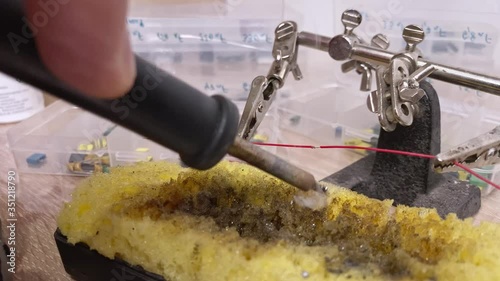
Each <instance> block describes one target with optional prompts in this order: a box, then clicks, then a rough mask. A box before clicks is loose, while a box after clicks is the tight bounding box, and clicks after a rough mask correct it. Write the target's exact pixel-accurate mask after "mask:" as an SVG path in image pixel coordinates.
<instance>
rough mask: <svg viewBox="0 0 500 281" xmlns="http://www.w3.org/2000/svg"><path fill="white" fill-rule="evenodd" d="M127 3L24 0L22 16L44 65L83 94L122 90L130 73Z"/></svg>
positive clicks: (132, 66)
mask: <svg viewBox="0 0 500 281" xmlns="http://www.w3.org/2000/svg"><path fill="white" fill-rule="evenodd" d="M127 5H128V4H127V1H126V0H26V12H27V18H28V21H29V22H30V23H31V26H32V28H33V29H34V32H35V34H36V43H37V47H38V50H39V53H40V56H41V58H42V60H43V62H44V63H45V64H46V65H47V68H48V69H49V70H50V71H52V72H53V74H54V75H56V76H58V77H59V78H60V79H62V80H64V81H65V82H67V83H69V84H70V85H71V86H73V87H75V88H76V89H78V90H80V91H82V92H84V93H87V94H89V95H93V96H98V97H103V98H114V97H118V96H121V95H123V94H125V93H126V92H127V91H128V90H129V89H130V88H131V87H132V83H133V80H134V78H135V74H136V73H135V60H134V56H133V53H132V50H131V46H130V42H129V37H128V32H127V26H126V17H127ZM42 14H45V15H47V16H48V17H47V16H46V17H45V18H46V19H47V18H48V19H47V20H46V21H44V20H43V19H44V17H43V16H42Z"/></svg>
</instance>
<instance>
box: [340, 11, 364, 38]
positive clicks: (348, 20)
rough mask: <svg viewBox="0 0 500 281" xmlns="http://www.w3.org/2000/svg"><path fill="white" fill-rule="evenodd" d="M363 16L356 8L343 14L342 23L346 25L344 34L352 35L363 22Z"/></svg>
mask: <svg viewBox="0 0 500 281" xmlns="http://www.w3.org/2000/svg"><path fill="white" fill-rule="evenodd" d="M362 20H363V17H362V16H361V14H360V13H359V12H358V11H356V10H347V11H345V12H344V13H343V14H342V24H343V25H344V27H345V30H344V34H345V35H351V34H352V31H353V30H354V29H355V28H356V27H358V26H359V25H360V24H361V21H362Z"/></svg>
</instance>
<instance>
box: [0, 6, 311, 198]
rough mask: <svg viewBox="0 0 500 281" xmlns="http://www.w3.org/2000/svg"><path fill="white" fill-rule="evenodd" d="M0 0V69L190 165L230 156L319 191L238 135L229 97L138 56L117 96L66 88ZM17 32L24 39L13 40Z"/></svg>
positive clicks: (20, 14)
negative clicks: (133, 71)
mask: <svg viewBox="0 0 500 281" xmlns="http://www.w3.org/2000/svg"><path fill="white" fill-rule="evenodd" d="M0 3H1V7H2V8H1V9H0V18H2V20H3V22H4V23H3V24H2V25H0V34H1V39H0V71H1V72H4V73H5V74H7V75H10V76H12V77H14V78H16V79H19V80H21V81H23V82H25V83H28V84H31V85H32V86H34V87H37V88H39V89H41V90H44V91H46V92H48V93H50V94H52V95H54V96H57V97H59V98H61V99H63V100H66V101H68V102H70V103H72V104H74V105H76V106H79V107H81V108H83V109H85V110H88V111H90V112H93V113H95V114H97V115H99V116H101V117H104V118H106V119H109V120H110V121H112V122H115V123H116V124H118V125H121V126H123V127H126V128H128V129H130V130H132V131H135V132H137V133H139V134H141V135H142V136H144V137H146V138H148V139H150V140H152V141H155V142H157V143H158V144H160V145H163V146H165V147H166V148H169V149H171V150H173V151H175V152H177V153H178V154H179V155H180V158H181V160H182V161H183V162H184V163H185V164H186V165H188V166H190V167H192V168H195V169H200V170H205V169H209V168H211V167H213V166H214V165H216V164H217V163H218V162H219V161H221V160H222V159H223V158H224V156H225V155H226V154H230V155H232V156H234V157H236V158H239V159H241V160H243V161H245V162H247V163H249V164H251V165H253V166H255V167H257V168H260V169H261V170H264V171H266V172H268V173H270V174H272V175H274V176H276V177H278V178H280V179H282V180H284V181H285V182H288V183H290V184H292V185H294V186H296V187H298V188H300V189H302V190H319V186H318V184H317V182H316V180H315V179H314V177H313V176H312V175H311V174H310V173H308V172H306V171H303V170H302V169H299V168H298V167H296V166H293V165H292V164H290V163H287V162H286V161H283V160H282V159H280V158H278V157H277V156H275V155H273V154H271V153H269V152H267V151H265V150H262V149H260V148H258V147H256V146H254V145H252V144H251V143H250V142H248V141H246V140H243V139H241V138H239V137H237V130H238V122H239V113H238V109H237V107H236V105H235V104H234V103H233V102H231V101H230V100H229V99H228V98H226V97H224V96H212V97H210V96H208V95H205V94H204V93H202V92H200V91H199V90H197V89H195V88H194V87H192V86H190V85H188V84H187V83H185V82H183V81H181V80H179V79H177V78H176V77H174V76H172V75H170V74H169V73H167V72H165V71H163V70H161V69H159V68H158V67H156V66H155V65H153V64H152V63H149V62H148V61H146V60H144V59H142V58H141V57H139V56H137V55H136V56H135V58H136V67H137V76H136V79H135V82H134V85H133V87H132V88H131V90H130V92H128V93H126V94H125V95H124V96H123V97H121V98H119V99H114V100H104V99H98V98H93V97H90V96H88V95H85V94H84V93H81V92H80V91H78V90H76V89H74V88H72V87H70V86H69V85H67V84H66V83H64V82H63V81H61V80H59V79H58V78H57V77H55V76H54V75H53V74H51V73H50V71H49V70H47V68H46V67H45V66H44V64H43V62H42V61H41V59H40V57H39V56H38V53H37V49H36V44H35V40H34V38H33V37H34V36H33V33H32V32H31V31H29V27H28V26H27V23H26V22H25V21H23V18H24V11H23V6H22V2H21V1H18V0H0ZM27 35H30V36H27ZM16 36H17V38H19V36H21V38H22V39H23V40H21V41H20V42H21V43H19V44H12V41H11V39H12V38H14V37H16ZM18 42H19V41H18ZM110 83H112V81H110Z"/></svg>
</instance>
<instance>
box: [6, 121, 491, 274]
mask: <svg viewBox="0 0 500 281" xmlns="http://www.w3.org/2000/svg"><path fill="white" fill-rule="evenodd" d="M9 127H10V125H0V143H1V144H3V145H2V146H1V148H0V159H1V162H0V163H1V164H0V174H1V176H0V187H1V188H0V192H1V193H0V195H1V197H0V198H1V204H0V206H2V208H1V209H0V218H1V219H2V222H5V220H6V217H7V207H6V200H7V196H6V194H7V173H8V171H10V170H13V171H16V167H15V162H14V160H13V157H12V155H11V153H10V151H9V149H8V147H7V139H6V135H5V132H6V131H7V130H8V128H9ZM295 139H296V140H297V143H306V141H307V140H303V139H298V138H295ZM278 153H279V154H281V155H283V156H285V157H286V158H287V159H289V160H290V161H292V162H295V163H297V164H299V165H300V166H302V167H304V168H306V169H307V170H309V171H312V172H313V173H314V174H315V176H316V177H317V178H323V177H325V176H327V175H329V174H331V173H333V172H335V171H337V170H338V169H340V168H341V167H342V166H345V165H347V164H349V163H352V162H353V161H355V160H356V159H357V158H359V156H356V155H355V154H353V153H351V152H345V151H325V150H321V151H320V150H287V151H284V150H281V151H278ZM333 159H334V160H333ZM82 179H83V178H82V177H71V176H50V175H33V174H20V175H17V191H16V192H17V194H16V195H17V208H16V212H17V218H18V220H17V222H16V226H17V229H16V251H17V253H16V256H17V263H16V274H15V275H14V280H30V281H37V280H43V281H46V280H50V281H56V280H72V279H71V278H70V277H69V276H68V275H67V274H66V272H65V271H64V268H63V265H62V263H61V260H60V257H59V254H58V251H57V248H56V245H55V242H54V238H53V234H54V231H55V229H56V221H55V218H56V215H57V213H58V212H59V210H60V208H61V206H62V204H63V202H65V201H68V200H69V199H70V194H71V191H72V190H73V188H74V187H75V185H76V184H78V182H79V181H81V180H82ZM482 205H483V206H482V209H481V211H480V213H479V214H478V215H477V216H476V218H475V219H476V221H494V222H500V192H493V193H492V194H491V195H490V196H488V197H486V198H484V200H483V204H482ZM6 233H7V229H6V228H5V223H4V224H3V225H2V235H3V237H5V235H6Z"/></svg>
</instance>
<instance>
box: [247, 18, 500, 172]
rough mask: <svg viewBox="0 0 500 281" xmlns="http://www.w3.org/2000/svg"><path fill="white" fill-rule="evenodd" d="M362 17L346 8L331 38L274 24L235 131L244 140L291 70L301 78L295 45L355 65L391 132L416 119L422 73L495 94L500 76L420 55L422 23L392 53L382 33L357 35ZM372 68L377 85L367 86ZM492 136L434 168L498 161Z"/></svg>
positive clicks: (348, 67)
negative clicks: (340, 29)
mask: <svg viewBox="0 0 500 281" xmlns="http://www.w3.org/2000/svg"><path fill="white" fill-rule="evenodd" d="M361 22H362V16H361V14H360V13H359V12H358V11H355V10H347V11H345V12H344V13H343V15H342V24H343V25H344V27H345V30H344V33H343V34H340V35H337V36H335V37H333V38H329V37H325V36H321V35H316V34H312V33H308V32H298V28H297V24H296V23H294V22H291V21H286V22H283V23H281V24H279V25H278V27H277V28H276V31H275V38H276V39H275V42H274V48H273V57H274V59H275V61H274V62H273V64H272V66H271V69H270V71H269V73H268V75H267V76H266V77H264V76H259V77H257V78H255V80H254V81H253V83H252V87H251V90H250V94H249V97H248V100H247V103H246V106H245V109H244V112H243V115H242V118H241V120H240V124H239V132H238V133H239V135H240V136H241V137H242V138H244V139H247V140H249V139H251V138H252V137H253V135H254V134H255V132H256V130H257V128H258V127H259V125H260V124H261V122H262V120H263V119H264V117H265V114H266V113H267V111H268V110H269V108H270V106H271V104H272V102H273V100H274V98H275V96H276V94H277V91H278V90H279V89H280V88H282V87H283V85H284V83H285V79H286V77H287V75H288V73H289V72H290V71H291V72H292V74H293V75H294V77H295V79H296V80H300V79H301V78H302V74H301V72H300V69H299V67H298V64H297V52H298V46H304V47H308V48H313V49H317V50H320V51H324V52H328V54H329V55H330V57H331V58H333V59H334V60H336V61H340V62H343V64H342V65H341V69H342V71H343V72H344V73H346V72H350V71H353V70H354V71H356V72H357V73H358V74H360V75H361V86H360V90H361V91H367V92H370V93H369V94H368V98H367V106H368V109H369V110H370V111H371V112H373V113H375V114H376V115H377V117H378V120H379V122H380V125H381V127H382V128H383V129H384V130H385V131H386V132H392V131H394V130H395V128H396V127H397V125H401V126H411V125H412V124H413V123H414V120H415V118H418V116H419V114H418V113H419V101H420V99H421V98H422V97H423V96H424V95H425V92H424V91H423V89H422V88H421V87H420V83H421V82H422V81H423V80H424V79H425V78H427V77H429V78H433V79H436V80H440V81H443V82H447V83H451V84H455V85H458V86H464V87H468V88H471V89H475V90H479V91H483V92H485V93H489V94H493V95H497V96H500V79H499V78H496V77H491V76H488V75H484V74H479V73H474V72H471V71H467V70H463V69H460V68H455V67H451V66H447V65H442V64H437V63H434V62H432V61H429V60H426V59H424V57H423V55H422V53H421V52H420V51H419V49H418V48H417V46H418V44H419V43H421V42H422V41H423V40H424V38H425V33H424V31H423V30H422V28H420V27H418V26H416V25H408V26H406V27H405V28H404V30H403V34H402V36H403V39H404V40H405V42H406V48H405V49H404V50H401V51H399V52H391V51H388V48H389V45H390V43H389V40H388V39H387V37H386V36H385V35H383V34H377V35H375V36H374V37H373V38H372V39H371V40H370V43H367V41H365V40H364V39H363V38H360V37H359V36H358V35H357V34H356V33H355V29H356V27H358V26H359V25H360V24H361ZM373 73H374V74H375V80H376V81H375V82H376V83H375V84H376V89H375V90H374V91H371V88H372V80H373V76H374V75H373ZM497 131H498V130H497ZM497 131H495V132H497ZM495 136H497V139H496V142H495V141H491V138H488V141H482V142H477V141H476V142H474V145H472V146H471V145H468V146H467V147H469V148H470V147H473V149H466V150H465V151H464V150H460V153H458V152H457V151H458V150H457V149H455V150H451V151H449V152H446V153H443V154H441V157H437V160H436V161H435V166H434V168H435V169H436V170H437V171H443V170H450V169H451V168H452V166H453V163H454V162H455V160H457V161H459V162H462V163H464V164H466V165H472V163H475V164H474V165H476V166H477V165H479V164H481V165H490V164H494V163H497V162H498V158H499V151H498V150H499V148H498V132H497V133H496V134H495ZM482 138H483V139H484V137H482ZM492 149H493V150H495V151H493V150H492ZM478 150H481V151H483V150H484V151H486V150H487V151H488V152H487V153H486V154H484V153H483V154H480V155H484V157H482V158H481V157H479V158H481V161H479V160H477V159H476V160H477V161H476V160H474V161H473V160H471V159H472V158H473V157H474V156H476V155H479V154H478V152H477V151H478ZM490 154H491V155H496V158H495V157H487V156H488V155H490ZM479 158H478V159H479ZM464 159H469V161H464ZM493 161H494V162H493ZM443 167H446V169H443Z"/></svg>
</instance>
